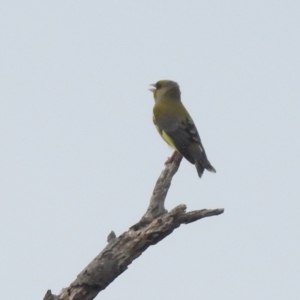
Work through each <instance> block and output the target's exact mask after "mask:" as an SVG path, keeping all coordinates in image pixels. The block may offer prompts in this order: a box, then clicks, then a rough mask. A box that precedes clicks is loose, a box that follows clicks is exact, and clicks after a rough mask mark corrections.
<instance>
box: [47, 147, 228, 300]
mask: <svg viewBox="0 0 300 300" xmlns="http://www.w3.org/2000/svg"><path fill="white" fill-rule="evenodd" d="M181 159H182V157H181V155H180V154H178V153H177V154H176V155H175V159H174V161H173V162H172V163H171V164H168V165H167V166H166V167H165V169H164V170H163V171H162V173H161V175H160V176H159V178H158V180H157V182H156V185H155V187H154V191H153V195H152V197H151V200H150V205H149V207H148V209H147V212H146V213H145V214H144V216H143V217H142V219H141V220H140V221H139V222H138V223H137V224H135V225H133V226H132V227H131V228H130V229H129V230H128V231H125V232H124V233H122V234H121V235H120V236H119V237H116V235H115V233H114V232H113V231H112V232H111V233H110V234H109V236H108V238H107V241H108V245H107V246H106V247H105V248H104V249H103V250H102V251H101V253H100V254H99V255H97V256H96V257H95V258H94V259H93V260H92V261H91V262H90V263H89V265H88V266H87V267H86V268H85V269H84V270H83V271H82V272H81V273H80V274H79V275H78V276H77V278H76V279H75V280H74V281H73V282H72V283H71V284H70V286H69V287H67V288H64V289H63V290H62V291H61V293H60V295H58V296H55V295H53V294H52V293H51V291H50V290H48V291H47V293H46V295H45V297H44V300H92V299H94V298H95V297H96V296H97V294H98V293H99V292H100V291H102V290H104V289H105V288H106V287H107V286H108V285H109V284H110V283H111V282H113V281H114V280H115V279H116V278H117V277H118V276H119V275H120V274H122V273H123V272H124V271H125V270H126V269H127V268H128V266H129V265H130V264H131V263H132V261H133V260H134V259H136V258H137V257H139V256H140V255H141V254H142V253H143V252H144V251H145V250H146V249H147V248H148V247H149V246H151V245H155V244H156V243H158V242H160V241H161V240H162V239H164V238H165V237H166V236H168V235H169V234H171V233H172V232H173V230H174V229H176V228H178V227H179V226H180V225H181V224H189V223H192V222H195V221H197V220H200V219H203V218H206V217H211V216H217V215H219V214H222V213H223V212H224V209H210V210H209V209H202V210H196V211H191V212H186V206H185V205H184V204H181V205H179V206H177V207H175V208H174V209H172V210H171V211H170V212H167V210H166V209H165V207H164V202H165V198H166V196H167V193H168V190H169V188H170V185H171V181H172V177H173V176H174V174H175V173H176V172H177V170H178V168H179V165H180V162H181Z"/></svg>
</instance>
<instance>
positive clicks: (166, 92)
mask: <svg viewBox="0 0 300 300" xmlns="http://www.w3.org/2000/svg"><path fill="white" fill-rule="evenodd" d="M150 85H151V86H153V88H151V89H149V91H151V92H153V96H154V100H155V102H160V101H164V100H166V99H172V100H180V89H179V85H178V83H177V82H175V81H171V80H160V81H157V82H156V83H154V84H150Z"/></svg>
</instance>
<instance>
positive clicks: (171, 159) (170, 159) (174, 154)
mask: <svg viewBox="0 0 300 300" xmlns="http://www.w3.org/2000/svg"><path fill="white" fill-rule="evenodd" d="M176 153H177V152H176V151H174V152H173V154H172V156H171V157H168V159H167V161H166V162H165V165H168V164H171V163H172V162H173V161H174V159H175V157H176Z"/></svg>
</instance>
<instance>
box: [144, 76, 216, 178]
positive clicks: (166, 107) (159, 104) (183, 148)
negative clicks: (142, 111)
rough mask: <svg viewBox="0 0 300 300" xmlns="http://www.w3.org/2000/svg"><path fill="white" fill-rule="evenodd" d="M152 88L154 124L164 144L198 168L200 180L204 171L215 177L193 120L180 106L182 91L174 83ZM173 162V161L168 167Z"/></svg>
mask: <svg viewBox="0 0 300 300" xmlns="http://www.w3.org/2000/svg"><path fill="white" fill-rule="evenodd" d="M150 86H152V87H153V88H150V89H149V90H150V91H151V92H153V96H154V101H155V104H154V107H153V123H154V125H155V126H156V129H157V131H158V133H159V134H160V135H161V137H162V138H163V139H164V140H165V142H166V143H167V144H168V145H169V146H171V147H172V148H174V149H175V150H176V151H177V152H179V153H180V154H181V155H182V156H183V157H184V158H186V159H187V160H188V161H189V162H190V163H192V164H194V165H195V166H196V170H197V173H198V176H199V177H200V178H201V176H202V175H203V172H204V170H205V169H206V170H208V171H210V172H214V173H216V170H215V168H214V167H213V166H212V165H211V163H210V162H209V160H208V159H207V156H206V153H205V150H204V147H203V145H202V143H201V139H200V136H199V133H198V130H197V128H196V126H195V123H194V121H193V119H192V118H191V116H190V114H189V113H188V111H187V110H186V108H185V107H184V105H183V104H182V102H181V92H180V87H179V85H178V83H177V82H175V81H172V80H159V81H157V82H156V83H154V84H151V85H150ZM169 162H172V157H171V159H169V160H168V161H167V162H166V163H169Z"/></svg>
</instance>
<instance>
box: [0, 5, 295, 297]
mask: <svg viewBox="0 0 300 300" xmlns="http://www.w3.org/2000/svg"><path fill="white" fill-rule="evenodd" d="M299 28H300V2H299V1H289V0H286V1H276V0H275V1H266V0H260V1H256V0H254V1H211V0H210V1H206V0H205V1H196V0H195V1H189V0H187V1H176V0H172V1H171V0H169V1H156V0H154V1H137V0H131V1H130V0H129V1H88V2H86V1H54V0H52V1H25V2H24V1H7V0H2V1H1V3H0V37H1V47H0V82H1V84H0V95H1V100H0V130H1V134H0V143H1V145H0V146H1V147H0V152H1V155H0V199H1V202H0V203H1V209H0V218H1V226H0V238H1V247H0V265H1V271H0V282H1V283H0V299H24V300H31V299H42V298H43V296H44V294H45V292H46V291H47V289H51V290H52V292H53V293H55V294H58V293H59V292H60V290H61V288H63V287H66V286H68V285H69V284H70V283H71V282H72V281H73V280H74V279H75V277H76V276H77V274H78V273H80V271H81V270H82V269H83V268H84V267H85V266H86V265H87V264H88V263H89V262H90V261H91V260H92V259H93V258H94V257H95V256H96V255H97V254H98V253H99V252H100V251H101V250H102V249H103V248H104V247H105V245H106V238H107V235H108V234H109V232H110V231H111V230H114V231H115V232H116V234H117V235H119V234H121V233H123V232H124V231H126V230H127V229H128V228H129V227H130V226H131V225H133V224H134V223H135V222H137V221H138V220H139V219H140V217H141V216H142V215H143V214H144V212H145V211H146V209H147V206H148V203H149V199H150V196H151V193H152V189H153V187H154V183H155V181H156V179H157V177H158V175H159V174H160V172H161V170H162V169H163V163H164V161H165V160H166V159H167V157H168V156H170V154H171V153H172V151H171V149H170V148H169V147H168V146H167V145H166V144H165V143H164V141H163V140H162V139H161V138H160V137H159V135H158V133H157V132H156V130H155V127H154V126H153V124H152V106H153V98H152V95H151V93H150V92H149V91H148V85H149V84H150V83H154V82H156V81H157V80H160V79H170V80H175V81H177V82H178V83H179V85H180V87H181V90H182V100H183V102H184V104H185V106H186V107H187V108H188V110H189V111H190V114H191V115H192V117H193V119H194V121H195V123H196V125H197V128H198V131H199V133H200V136H201V138H202V142H203V145H204V147H205V149H206V152H207V155H208V158H209V160H210V162H211V163H212V165H213V166H214V167H215V168H216V169H217V173H216V174H212V173H209V172H205V173H204V175H203V177H202V179H199V178H198V176H197V172H196V170H195V167H194V166H193V165H191V164H190V163H188V162H187V161H183V162H182V164H181V167H180V169H179V171H178V173H177V174H176V176H175V177H174V180H173V183H172V186H171V188H170V191H169V194H168V197H167V200H166V207H167V209H172V208H174V207H175V206H176V205H178V204H181V203H184V204H186V205H187V207H188V210H194V209H203V208H219V207H220V208H225V213H224V214H223V215H220V216H219V217H212V218H207V219H204V220H200V221H198V222H196V223H193V224H190V225H187V226H182V227H180V228H179V229H177V230H176V231H174V232H173V233H172V234H171V235H170V236H169V237H167V238H166V239H165V240H163V241H162V242H160V243H159V244H157V245H155V246H154V247H150V248H149V249H148V250H147V251H146V252H145V253H144V254H143V255H142V256H141V257H139V258H138V259H137V260H136V261H134V262H133V264H132V265H130V267H129V269H128V270H127V271H126V272H125V273H123V274H122V275H121V276H120V277H118V278H117V279H116V280H115V281H114V282H113V283H112V284H111V285H110V286H109V287H108V288H107V289H106V290H105V291H103V292H101V293H100V295H99V296H98V297H97V299H104V300H115V299H122V300H123V299H124V300H134V299H143V300H144V299H145V300H148V299H149V300H150V299H156V300H161V299H163V300H165V299H172V300H184V299H203V300H204V299H205V300H219V299H222V300H241V299H242V300H254V299H255V300H265V299H272V300H282V299H291V300H293V299H300V238H299V230H300V218H299V211H300V197H299V196H300V182H299V172H300V33H299V32H300V31H299Z"/></svg>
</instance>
